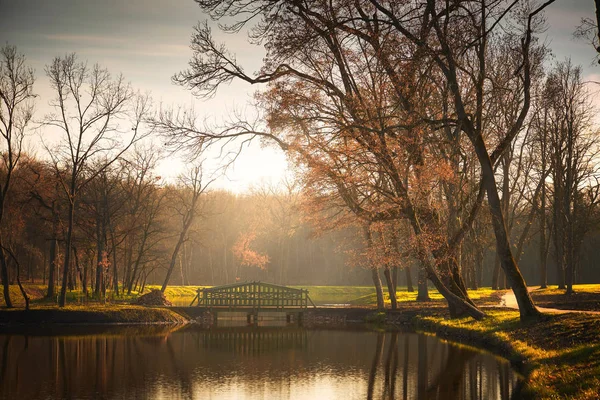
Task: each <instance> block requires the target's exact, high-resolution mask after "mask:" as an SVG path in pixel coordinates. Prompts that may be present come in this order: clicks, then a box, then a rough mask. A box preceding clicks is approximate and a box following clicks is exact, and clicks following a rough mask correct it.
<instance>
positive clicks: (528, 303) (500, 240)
mask: <svg viewBox="0 0 600 400" xmlns="http://www.w3.org/2000/svg"><path fill="white" fill-rule="evenodd" d="M482 146H483V147H482ZM475 148H476V151H477V153H478V156H479V159H480V164H481V169H482V179H483V182H484V185H485V189H486V192H487V197H488V204H489V207H490V213H491V216H492V225H493V228H494V235H495V237H496V251H497V253H498V256H499V258H500V266H501V267H502V269H503V270H504V273H505V274H506V277H507V279H508V282H509V284H510V287H511V288H512V290H513V292H514V294H515V298H516V300H517V304H518V305H519V313H520V315H521V319H523V318H527V317H533V316H538V315H540V312H539V311H538V309H537V308H536V307H535V304H534V303H533V300H532V299H531V296H530V295H529V292H528V290H527V285H526V284H525V280H524V279H523V276H522V275H521V271H520V270H519V267H518V266H517V264H516V262H515V260H514V258H513V255H512V251H511V249H510V243H509V240H508V232H507V230H506V225H505V221H504V216H503V213H502V204H501V202H500V196H499V195H498V188H497V187H496V180H495V179H494V169H493V167H492V163H491V160H490V158H489V156H488V154H487V150H486V149H485V144H484V142H483V138H482V137H481V135H479V136H478V141H477V142H476V145H475ZM481 153H484V154H485V156H484V157H482V154H481Z"/></svg>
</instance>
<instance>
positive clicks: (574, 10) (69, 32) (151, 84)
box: [0, 0, 600, 191]
mask: <svg viewBox="0 0 600 400" xmlns="http://www.w3.org/2000/svg"><path fill="white" fill-rule="evenodd" d="M546 16H547V21H548V26H549V29H548V31H547V32H546V34H545V39H546V41H547V42H548V43H549V44H550V47H551V48H552V50H553V52H554V54H555V56H556V59H558V60H562V59H564V58H565V57H571V58H572V60H573V63H575V64H581V65H582V66H583V67H584V70H585V73H586V75H587V76H588V78H589V79H594V80H599V81H600V68H599V67H598V66H596V65H591V64H592V62H593V58H594V50H593V48H591V47H590V46H589V45H588V44H586V43H583V42H581V41H579V40H575V39H573V32H574V30H575V28H576V26H577V25H578V24H579V22H580V20H581V18H583V17H593V16H594V1H593V0H557V2H556V3H555V4H553V5H551V6H550V7H549V8H548V12H547V13H546ZM204 19H205V16H204V15H203V14H202V12H201V11H200V9H199V8H198V6H197V5H196V4H195V3H194V2H193V1H192V0H168V1H166V0H0V43H1V44H4V43H6V42H8V43H10V44H13V45H16V46H17V47H18V49H19V51H20V52H22V53H24V54H25V55H26V56H27V59H28V60H29V62H30V64H31V65H32V66H33V67H34V68H35V70H36V74H37V77H38V78H37V81H36V86H35V92H36V93H37V94H39V95H40V97H39V101H38V106H37V109H38V112H37V114H36V117H38V118H41V117H42V116H43V114H44V113H47V112H48V111H49V109H48V107H47V102H48V101H49V99H50V98H51V96H52V94H51V92H50V87H49V84H48V80H47V78H46V77H45V75H44V66H45V65H46V64H48V63H49V62H50V61H51V60H52V58H53V57H55V56H62V55H64V54H65V53H71V52H76V53H77V54H78V55H79V56H80V58H81V59H87V60H89V61H90V62H91V63H96V62H98V63H99V64H101V65H103V66H105V67H107V68H108V69H109V70H110V71H111V72H112V73H118V72H122V73H123V74H124V76H125V77H126V79H127V80H129V81H131V83H132V85H133V86H134V88H137V89H141V90H144V91H145V90H149V91H151V92H152V94H153V97H154V98H155V101H156V102H160V101H162V102H164V103H168V104H171V103H177V104H190V103H191V102H193V101H194V98H193V96H192V95H191V94H190V92H189V91H186V90H184V89H182V88H181V87H178V86H176V85H173V84H172V83H171V80H170V79H171V76H172V75H173V74H174V73H175V72H178V71H180V70H182V69H184V68H186V66H187V62H188V60H189V59H190V56H191V51H190V49H189V47H188V46H189V42H190V38H191V34H192V28H193V26H194V25H196V24H197V23H198V21H202V20H204ZM215 37H216V39H217V40H218V41H225V42H226V43H227V44H228V46H229V47H230V48H231V49H232V51H233V52H235V53H236V55H237V58H238V61H240V62H241V63H242V64H243V65H244V67H245V69H246V71H247V72H254V71H256V70H257V69H258V68H259V67H260V62H261V60H262V56H263V55H264V51H263V49H261V48H259V47H255V46H251V45H249V44H247V43H246V41H245V38H244V37H242V36H239V35H238V36H231V35H225V36H219V35H215ZM254 90H255V88H252V87H250V85H247V84H243V83H237V84H232V85H231V86H229V87H223V88H222V89H221V90H220V93H219V94H218V95H217V96H216V97H215V98H214V99H212V100H210V101H208V102H206V103H204V102H198V101H196V104H195V108H196V110H197V111H198V112H201V113H203V114H206V115H207V116H208V117H209V118H214V119H215V120H217V121H218V120H220V119H221V118H222V117H223V116H224V115H225V114H226V113H227V112H229V111H231V110H232V109H234V108H236V107H243V106H244V105H245V104H247V102H248V100H249V99H250V96H251V94H252V92H253V91H254ZM285 167H286V162H285V157H284V155H283V154H282V153H281V152H279V151H277V150H275V149H263V148H260V147H259V146H253V147H252V148H251V149H250V151H248V152H245V153H244V154H243V156H242V157H241V158H239V159H238V161H237V162H236V166H235V169H234V170H233V171H230V172H229V173H228V178H229V179H228V180H222V181H221V182H220V183H219V185H220V186H223V187H227V188H228V189H231V190H234V191H242V190H245V189H247V188H248V187H249V186H251V185H253V184H257V183H259V182H260V181H261V180H266V181H269V180H273V181H277V180H278V179H279V177H280V175H281V172H282V170H283V169H285ZM180 169H181V163H179V162H177V161H174V160H172V159H171V160H169V161H167V162H165V164H163V166H162V168H161V174H162V175H166V176H175V175H176V174H177V173H178V172H179V171H180Z"/></svg>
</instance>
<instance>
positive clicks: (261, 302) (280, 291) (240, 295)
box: [190, 282, 316, 311]
mask: <svg viewBox="0 0 600 400" xmlns="http://www.w3.org/2000/svg"><path fill="white" fill-rule="evenodd" d="M196 302H197V304H196V305H197V306H198V307H206V308H211V309H212V308H217V309H229V310H233V309H252V310H256V311H258V310H265V309H267V310H269V309H270V310H286V309H306V308H307V307H308V303H309V302H310V303H311V305H312V306H313V307H316V306H315V304H314V303H313V302H312V300H311V299H310V297H308V290H306V289H295V288H290V287H287V286H279V285H274V284H271V283H264V282H246V283H235V284H232V285H223V286H214V287H211V288H205V289H198V293H197V294H196V297H194V300H192V302H191V304H190V306H192V305H194V303H196Z"/></svg>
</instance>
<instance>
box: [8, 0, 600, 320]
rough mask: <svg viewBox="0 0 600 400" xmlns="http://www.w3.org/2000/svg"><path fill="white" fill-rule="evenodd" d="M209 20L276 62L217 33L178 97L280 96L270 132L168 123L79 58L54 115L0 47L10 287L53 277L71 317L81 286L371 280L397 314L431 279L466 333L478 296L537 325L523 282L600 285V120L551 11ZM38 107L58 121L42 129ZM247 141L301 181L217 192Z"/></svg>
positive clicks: (216, 9)
mask: <svg viewBox="0 0 600 400" xmlns="http://www.w3.org/2000/svg"><path fill="white" fill-rule="evenodd" d="M197 2H198V3H199V5H200V6H201V7H202V8H203V9H204V10H205V11H206V12H207V13H208V14H209V15H210V16H211V17H212V18H215V19H219V18H221V17H223V16H224V15H226V14H227V15H229V16H233V17H236V16H237V17H239V16H241V15H244V13H249V14H250V15H254V16H258V17H259V18H261V19H262V21H263V22H264V24H262V25H261V24H258V25H256V26H255V30H254V31H253V33H252V34H253V35H254V39H257V38H261V40H264V41H265V42H266V44H265V46H266V47H267V49H268V54H267V57H266V59H265V65H264V68H263V70H262V71H261V72H260V73H259V74H258V75H257V76H256V77H251V76H248V75H246V74H244V73H243V68H241V66H238V65H236V64H235V59H234V58H232V57H230V55H229V53H228V52H227V49H226V47H222V46H219V45H217V44H215V43H214V41H213V38H212V36H211V28H210V27H209V26H208V25H207V24H205V25H202V24H200V25H198V26H197V27H196V29H195V32H194V33H193V37H192V51H193V57H192V61H191V63H190V69H189V70H186V71H182V72H180V73H178V74H176V75H175V76H174V78H173V79H174V81H175V82H176V83H179V84H181V85H183V86H185V87H187V88H189V89H191V90H193V91H194V93H195V94H196V95H198V96H200V97H202V96H210V94H212V93H214V92H215V91H216V90H217V89H218V87H219V86H220V85H221V84H224V83H227V82H229V81H231V80H232V79H241V80H245V81H247V82H250V83H264V84H265V87H264V88H263V90H261V91H259V92H257V94H256V96H255V101H256V104H255V106H256V109H257V110H258V113H259V115H261V118H260V120H259V121H258V122H256V121H248V120H244V119H240V118H239V116H237V115H234V116H232V120H231V121H230V122H229V123H228V124H227V125H226V126H225V127H222V128H221V129H220V130H219V129H217V127H207V126H202V125H198V117H197V115H195V114H194V113H193V111H192V110H186V109H183V108H177V107H175V108H160V109H159V110H156V109H155V107H154V106H153V104H152V100H151V98H150V97H149V95H146V94H143V93H141V92H139V91H135V90H134V89H133V88H131V86H130V85H129V84H127V83H126V81H125V79H124V78H123V77H122V76H120V75H111V73H110V72H109V71H107V70H106V69H104V68H102V67H101V66H98V65H94V66H91V65H89V64H88V63H86V62H85V61H82V60H80V59H79V58H78V57H77V56H76V55H75V54H71V55H66V56H63V57H56V58H55V59H54V60H52V61H51V62H50V63H49V64H48V65H47V67H46V70H45V73H46V75H47V76H48V78H49V79H50V82H51V86H52V89H53V92H54V95H55V97H54V98H52V99H37V98H36V96H35V94H34V89H33V88H34V74H33V72H32V71H31V69H29V68H28V67H27V65H26V60H25V57H24V56H22V55H21V54H19V53H18V52H17V50H16V49H15V48H14V47H11V46H8V45H7V46H5V47H3V48H2V57H3V60H2V69H1V71H0V72H1V73H0V78H1V82H0V84H1V90H2V94H3V95H2V114H1V116H2V122H3V125H4V127H3V128H2V129H3V130H2V136H3V138H4V150H3V153H2V155H3V158H2V159H3V169H2V176H1V177H2V182H0V183H1V189H2V190H1V192H0V201H1V204H0V206H1V210H2V213H1V214H0V232H1V233H2V235H1V237H0V239H1V241H0V245H1V248H0V266H1V267H2V281H3V284H4V285H5V289H6V288H7V286H6V285H8V284H9V283H11V282H14V281H16V282H17V283H19V281H20V280H25V279H29V280H31V279H38V280H39V279H41V280H44V281H47V282H48V284H49V287H48V296H49V297H51V298H54V296H55V294H56V292H57V291H58V289H57V288H58V287H59V286H60V296H59V298H60V300H59V303H60V305H61V306H62V305H64V304H65V293H66V291H67V290H74V289H75V288H81V289H82V290H83V291H84V293H94V294H95V295H96V296H99V295H100V294H101V293H102V292H104V291H105V290H106V289H107V288H110V289H112V290H113V291H114V292H115V293H119V292H121V293H122V292H130V291H131V290H134V289H136V288H141V287H143V286H144V284H145V283H149V282H152V283H160V282H161V281H162V285H163V286H162V289H163V291H164V289H165V287H166V286H167V285H168V284H173V283H181V284H220V283H230V282H232V281H236V280H242V281H245V280H268V281H271V282H275V283H284V284H341V283H363V282H366V281H367V280H370V281H371V282H372V283H373V284H374V285H375V286H376V287H377V289H378V300H380V301H378V305H379V307H380V308H381V307H382V306H383V297H382V292H383V290H382V276H383V279H384V282H385V284H386V286H387V289H388V291H389V293H393V292H394V291H395V287H396V285H397V284H398V283H401V282H402V280H401V279H405V280H406V281H408V275H407V271H411V270H410V269H407V268H406V267H407V266H412V267H413V271H412V276H411V279H410V280H411V281H412V284H413V285H415V286H419V296H420V297H421V299H426V298H427V297H428V296H427V287H426V285H425V282H426V279H429V280H431V282H432V283H433V284H434V285H435V287H436V288H437V289H438V291H439V292H440V293H442V294H443V295H444V297H445V298H446V299H447V300H448V302H449V306H450V309H451V314H452V315H460V314H461V313H465V312H466V313H468V314H469V315H471V316H474V317H476V318H480V317H482V315H483V313H482V312H481V311H480V310H478V309H477V307H476V306H475V305H474V304H473V302H472V301H471V300H470V299H469V298H468V295H467V293H466V288H467V287H477V286H481V285H489V284H491V286H492V287H493V288H495V289H498V288H505V287H509V286H510V287H512V289H513V290H514V291H515V294H516V297H517V301H518V302H519V306H520V309H521V315H522V316H527V315H534V314H535V313H536V311H535V307H534V305H533V303H532V301H531V299H530V297H529V295H528V294H527V290H526V287H525V281H524V280H523V276H522V274H523V275H525V277H526V278H527V280H528V282H530V283H533V282H537V283H539V284H541V285H542V286H545V285H546V284H547V283H548V282H552V283H556V284H558V285H559V287H561V288H565V289H566V291H567V293H570V292H572V286H573V283H575V282H584V281H588V280H593V279H595V278H596V277H597V272H596V271H595V269H594V265H595V255H594V254H593V249H594V248H595V245H596V242H597V240H598V238H597V236H598V226H599V225H600V219H599V218H600V214H599V211H600V209H599V208H598V202H599V200H600V184H599V180H598V178H600V175H599V172H600V171H599V167H600V164H598V161H599V158H598V151H599V149H600V148H599V146H598V144H599V143H600V142H599V135H598V126H597V121H595V120H594V116H595V113H596V110H595V109H594V107H593V104H592V92H591V91H590V90H589V88H588V84H587V83H586V82H584V80H583V77H582V73H581V68H580V67H578V66H574V65H572V63H571V62H570V60H558V61H551V60H550V58H551V51H550V49H549V48H547V47H546V45H545V44H543V43H541V42H539V41H538V40H537V39H536V34H538V33H540V32H542V31H543V19H542V18H541V17H542V15H543V9H544V8H545V7H547V6H548V5H550V4H551V3H552V1H550V2H546V3H544V4H541V5H538V6H535V7H534V6H533V5H531V4H519V5H518V6H515V5H516V4H517V2H514V3H512V5H508V4H505V3H504V2H502V1H492V2H491V3H486V2H481V3H477V2H474V3H472V4H471V3H469V4H467V5H465V6H464V7H458V8H454V7H453V6H451V5H449V4H446V5H445V6H444V5H443V4H442V3H439V4H438V3H436V2H428V3H427V4H428V6H427V7H424V8H421V7H413V6H411V5H409V4H404V5H401V6H398V7H400V9H397V8H396V5H394V4H393V3H389V4H388V2H378V1H368V2H364V3H363V2H357V3H353V4H350V3H347V2H344V1H341V2H339V4H338V3H336V4H335V5H334V4H325V3H322V4H321V3H318V4H315V5H314V7H313V8H311V9H310V10H309V9H306V8H304V7H303V6H302V5H301V4H296V3H293V4H290V5H289V6H290V7H289V8H286V9H285V10H284V9H280V8H278V7H277V6H276V5H275V4H271V3H268V2H266V3H265V4H263V3H262V2H256V3H252V4H250V3H245V2H238V1H236V0H229V1H222V2H217V3H213V2H212V1H208V0H207V1H197ZM436 7H437V8H441V11H440V10H438V11H440V14H436V12H435V10H436ZM444 7H445V8H444ZM401 11H402V12H401ZM442 16H443V18H442ZM432 17H434V18H433V19H432ZM442 20H443V23H442ZM499 21H502V24H499ZM246 22H248V20H244V19H242V20H240V22H239V25H233V26H230V27H227V26H222V27H221V28H222V29H224V30H230V31H231V32H233V33H235V32H238V31H239V29H240V27H242V26H243V25H244V24H245V23H246ZM465 24H466V25H465ZM592 26H593V24H592ZM297 27H302V29H295V28H297ZM488 27H489V29H488ZM506 27H510V28H511V29H504V28H506ZM582 27H585V25H582ZM494 28H496V29H494ZM582 29H583V28H582ZM593 32H594V31H593V30H588V31H582V33H581V35H582V36H585V35H586V34H590V33H591V37H592V38H594V35H593ZM593 40H595V39H593ZM36 101H49V104H50V106H51V107H52V109H53V112H52V113H50V114H48V115H44V116H40V117H36V118H34V117H33V109H34V103H35V102H36ZM34 125H35V126H36V128H38V129H47V130H48V132H54V133H56V136H57V137H58V139H57V140H56V141H54V142H52V143H50V142H45V141H43V143H42V147H43V148H44V150H45V154H44V156H41V157H39V158H36V157H33V156H28V155H27V154H26V153H25V152H24V150H23V147H22V146H23V140H24V138H25V136H26V135H28V134H30V133H31V132H30V131H31V129H32V127H33V126H34ZM54 133H53V134H54ZM42 137H45V135H44V134H42ZM153 139H158V140H160V141H163V142H166V144H167V146H168V147H169V148H170V149H171V150H173V151H175V150H178V151H184V152H185V153H186V154H187V156H188V157H189V159H190V169H189V171H188V172H187V173H186V174H184V175H182V177H181V179H180V180H179V182H178V183H172V184H166V183H164V182H161V179H160V178H159V177H158V176H157V175H156V172H155V166H156V162H157V161H158V159H159V158H160V157H165V156H168V154H166V153H165V154H163V153H162V152H161V151H158V150H157V149H156V148H155V147H153V146H152V145H150V144H149V143H150V142H151V141H152V140H153ZM236 140H239V141H248V140H257V141H262V142H263V143H265V144H271V145H276V146H279V147H280V148H281V149H282V150H284V151H286V153H287V155H288V157H289V160H290V163H291V164H292V165H294V167H295V169H296V171H295V172H296V178H295V179H296V181H294V183H283V184H282V185H281V186H280V187H277V188H257V189H256V190H255V191H254V192H253V193H250V194H247V195H237V196H236V195H232V194H229V193H225V192H219V191H211V189H210V182H211V180H213V179H214V177H208V176H206V173H205V172H206V171H204V169H203V167H202V163H201V161H202V158H203V154H204V152H205V151H206V150H207V149H208V148H210V147H212V146H222V145H223V143H229V142H234V143H236V142H235V141H236ZM484 199H485V200H484ZM399 270H403V272H402V273H399V272H398V271H399ZM365 271H366V272H365ZM365 276H366V277H367V278H365ZM55 284H56V287H55ZM4 296H5V302H6V303H7V305H10V299H9V298H8V297H7V296H8V290H4ZM395 306H396V305H395V302H394V301H392V307H395Z"/></svg>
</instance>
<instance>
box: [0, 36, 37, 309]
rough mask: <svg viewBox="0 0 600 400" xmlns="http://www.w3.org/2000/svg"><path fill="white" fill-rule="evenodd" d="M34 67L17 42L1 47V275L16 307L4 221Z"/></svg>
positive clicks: (24, 129) (6, 299)
mask: <svg viewBox="0 0 600 400" xmlns="http://www.w3.org/2000/svg"><path fill="white" fill-rule="evenodd" d="M34 81H35V77H34V73H33V69H32V68H30V67H28V66H27V64H26V62H25V56H24V55H22V54H19V53H18V52H17V48H16V47H15V46H10V45H6V46H4V47H2V48H1V49H0V135H1V140H2V143H1V144H0V146H1V147H0V157H1V158H2V160H1V161H0V162H1V163H2V164H1V166H0V168H1V170H0V277H1V278H2V285H3V289H4V302H5V303H6V306H7V307H12V302H11V299H10V291H9V281H8V263H7V257H6V254H5V252H4V244H3V242H4V238H3V237H2V236H3V234H2V232H3V231H4V230H3V229H2V222H3V217H4V209H5V204H6V200H7V197H8V196H9V195H10V194H9V193H10V188H11V183H12V175H13V172H14V171H15V168H17V165H18V163H19V160H20V159H21V152H22V148H23V140H24V139H25V135H26V132H27V126H28V125H29V123H30V121H31V118H32V115H33V99H34V97H35V95H34V93H33V83H34Z"/></svg>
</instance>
